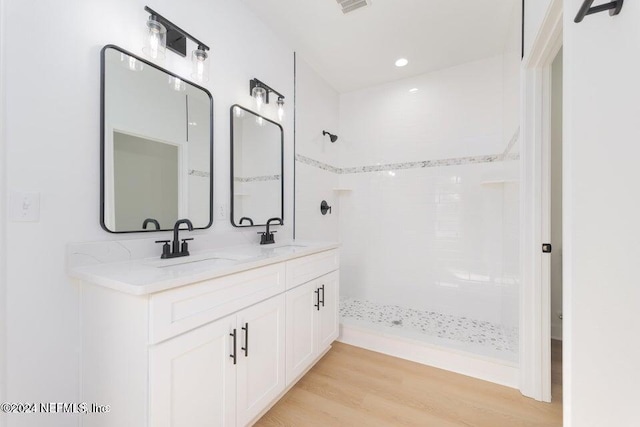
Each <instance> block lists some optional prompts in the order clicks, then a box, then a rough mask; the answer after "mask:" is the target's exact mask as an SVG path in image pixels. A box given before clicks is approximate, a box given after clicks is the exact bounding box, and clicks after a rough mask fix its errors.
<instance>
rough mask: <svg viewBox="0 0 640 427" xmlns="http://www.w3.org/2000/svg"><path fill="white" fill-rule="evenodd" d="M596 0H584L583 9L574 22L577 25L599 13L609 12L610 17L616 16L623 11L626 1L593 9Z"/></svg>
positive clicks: (617, 0)
mask: <svg viewBox="0 0 640 427" xmlns="http://www.w3.org/2000/svg"><path fill="white" fill-rule="evenodd" d="M593 1H594V0H584V3H582V7H580V10H579V11H578V14H577V15H576V19H574V20H573V22H575V23H580V22H582V20H583V19H584V17H585V16H587V15H592V14H594V13H598V12H604V11H605V10H608V11H609V15H611V16H616V15H617V14H619V13H620V11H621V10H622V3H623V2H624V0H615V1H612V2H610V3H605V4H601V5H599V6H594V7H591V5H592V4H593Z"/></svg>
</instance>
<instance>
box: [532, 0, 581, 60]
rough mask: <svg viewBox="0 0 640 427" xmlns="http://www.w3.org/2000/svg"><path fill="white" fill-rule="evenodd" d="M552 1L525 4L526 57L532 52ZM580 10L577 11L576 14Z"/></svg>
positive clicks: (545, 0)
mask: <svg viewBox="0 0 640 427" xmlns="http://www.w3.org/2000/svg"><path fill="white" fill-rule="evenodd" d="M551 1H552V0H526V1H525V2H524V56H525V57H527V55H528V54H529V52H531V46H533V42H534V41H535V39H536V37H537V36H538V32H539V31H540V26H541V25H542V22H543V20H544V17H545V16H546V14H547V10H548V9H549V6H551ZM577 11H578V10H577V9H576V12H577Z"/></svg>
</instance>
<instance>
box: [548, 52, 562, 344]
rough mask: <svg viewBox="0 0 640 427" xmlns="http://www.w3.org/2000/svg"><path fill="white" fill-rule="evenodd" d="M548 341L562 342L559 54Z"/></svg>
mask: <svg viewBox="0 0 640 427" xmlns="http://www.w3.org/2000/svg"><path fill="white" fill-rule="evenodd" d="M551 73H552V74H551V85H552V89H551V91H552V93H551V243H552V245H553V252H551V337H552V338H554V339H559V340H561V339H562V319H560V316H559V313H562V50H561V51H560V52H559V53H558V55H557V56H556V58H555V59H554V60H553V64H552V70H551Z"/></svg>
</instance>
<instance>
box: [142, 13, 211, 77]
mask: <svg viewBox="0 0 640 427" xmlns="http://www.w3.org/2000/svg"><path fill="white" fill-rule="evenodd" d="M144 10H145V11H147V12H149V20H148V21H147V29H148V38H147V42H146V46H145V47H144V48H143V49H142V51H143V52H144V53H145V54H146V55H147V56H149V57H150V58H151V59H162V58H164V55H165V47H167V48H169V50H171V51H172V52H175V53H177V54H178V55H180V56H182V57H186V56H187V39H189V40H191V41H193V42H194V43H195V44H196V45H198V47H197V48H196V49H195V50H194V51H193V52H192V55H191V60H192V62H193V65H192V67H193V71H192V73H191V77H193V78H194V79H195V80H197V81H199V82H205V81H208V80H209V63H208V62H207V58H208V57H209V53H208V51H209V46H207V45H206V44H204V43H202V42H201V41H200V40H198V39H197V38H195V37H193V36H192V35H191V34H189V33H187V32H186V31H184V30H183V29H182V28H180V27H178V26H177V25H176V24H174V23H173V22H171V21H169V20H168V19H167V18H165V17H164V16H162V15H160V14H159V13H158V12H156V11H155V10H153V9H151V8H150V7H149V6H145V7H144Z"/></svg>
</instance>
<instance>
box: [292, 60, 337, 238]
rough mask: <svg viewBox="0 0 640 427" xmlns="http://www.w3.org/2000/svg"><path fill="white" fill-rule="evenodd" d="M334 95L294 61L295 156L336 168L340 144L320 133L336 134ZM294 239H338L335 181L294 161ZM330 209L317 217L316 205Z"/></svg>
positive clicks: (305, 66)
mask: <svg viewBox="0 0 640 427" xmlns="http://www.w3.org/2000/svg"><path fill="white" fill-rule="evenodd" d="M338 107H339V95H338V93H337V92H336V91H335V90H334V89H333V88H332V87H331V86H330V85H329V84H328V83H327V82H326V81H324V80H323V79H322V78H321V77H320V76H319V75H318V74H317V73H316V72H315V71H314V70H313V69H312V68H311V67H310V66H309V65H308V64H307V63H306V62H305V61H304V60H303V59H301V58H300V57H298V58H297V61H296V154H297V155H302V156H305V157H309V158H312V159H314V160H316V161H318V162H322V163H325V164H330V165H336V164H337V162H338V150H339V144H340V141H338V142H336V143H331V142H330V141H329V138H328V137H327V136H323V135H322V131H323V130H327V131H329V132H332V133H337V129H338ZM295 164H296V180H295V181H296V183H295V185H296V203H295V215H296V227H295V228H296V230H295V236H296V239H307V240H332V241H336V240H338V238H339V232H338V216H339V212H340V209H339V197H340V194H339V193H338V192H336V191H334V189H335V188H337V187H338V183H339V177H338V175H337V174H335V173H333V172H329V171H326V170H323V169H320V168H317V167H314V166H310V165H308V164H306V163H303V162H299V161H296V162H295ZM322 200H326V201H327V203H328V204H329V205H330V206H332V210H331V214H327V215H322V214H321V213H320V203H321V202H322Z"/></svg>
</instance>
